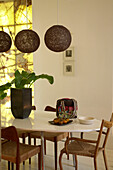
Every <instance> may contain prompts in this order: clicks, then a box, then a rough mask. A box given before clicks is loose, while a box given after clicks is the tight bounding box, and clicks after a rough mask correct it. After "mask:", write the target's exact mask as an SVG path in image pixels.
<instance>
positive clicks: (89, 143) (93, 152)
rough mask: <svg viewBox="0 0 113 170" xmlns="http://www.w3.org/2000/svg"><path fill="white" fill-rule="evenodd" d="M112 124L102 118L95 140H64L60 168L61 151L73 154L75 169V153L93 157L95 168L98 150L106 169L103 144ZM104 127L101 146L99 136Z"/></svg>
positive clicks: (76, 166)
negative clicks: (101, 154) (101, 153)
mask: <svg viewBox="0 0 113 170" xmlns="http://www.w3.org/2000/svg"><path fill="white" fill-rule="evenodd" d="M112 120H113V115H112ZM112 126H113V122H110V121H105V120H102V123H101V127H100V131H99V134H98V138H97V140H87V139H80V138H74V137H72V138H69V139H68V140H67V141H66V142H65V148H63V149H62V150H61V153H60V156H59V166H60V170H63V168H62V164H61V159H62V155H63V153H66V154H73V155H75V163H76V164H75V169H76V170H77V168H78V164H77V155H80V156H88V157H92V158H94V168H95V170H97V163H96V160H97V155H98V153H99V152H100V151H102V152H103V157H104V162H105V167H106V170H108V166H107V161H106V155H105V146H106V142H107V139H108V134H109V131H110V128H111V127H112ZM104 127H106V129H107V130H106V133H104V135H105V136H104V141H103V144H102V146H101V147H100V140H101V136H102V134H103V133H102V132H103V128H104ZM70 141H71V143H70ZM94 144H95V145H94Z"/></svg>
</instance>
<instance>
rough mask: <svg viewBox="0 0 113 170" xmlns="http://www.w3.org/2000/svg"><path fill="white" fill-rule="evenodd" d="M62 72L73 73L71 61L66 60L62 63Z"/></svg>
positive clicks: (66, 74)
mask: <svg viewBox="0 0 113 170" xmlns="http://www.w3.org/2000/svg"><path fill="white" fill-rule="evenodd" d="M63 74H64V75H65V76H74V75H75V64H74V62H73V61H66V62H64V63H63Z"/></svg>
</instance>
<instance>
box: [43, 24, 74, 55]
mask: <svg viewBox="0 0 113 170" xmlns="http://www.w3.org/2000/svg"><path fill="white" fill-rule="evenodd" d="M44 40H45V44H46V46H47V47H48V48H49V49H50V50H52V51H54V52H62V51H65V50H66V49H67V48H68V47H69V46H70V44H71V34H70V32H69V30H68V29H67V28H66V27H64V26H62V25H54V26H52V27H50V28H49V29H48V30H47V31H46V33H45V37H44Z"/></svg>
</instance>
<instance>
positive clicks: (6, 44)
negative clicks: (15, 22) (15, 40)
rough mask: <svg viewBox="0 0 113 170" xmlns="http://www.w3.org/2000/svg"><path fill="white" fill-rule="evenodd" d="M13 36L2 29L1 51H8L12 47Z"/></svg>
mask: <svg viewBox="0 0 113 170" xmlns="http://www.w3.org/2000/svg"><path fill="white" fill-rule="evenodd" d="M11 44H12V41H11V37H10V36H9V34H7V33H6V32H4V31H0V52H6V51H8V50H9V49H10V48H11Z"/></svg>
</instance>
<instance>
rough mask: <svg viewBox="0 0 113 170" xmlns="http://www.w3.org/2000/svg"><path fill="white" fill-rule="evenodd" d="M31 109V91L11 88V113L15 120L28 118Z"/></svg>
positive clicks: (29, 89)
mask: <svg viewBox="0 0 113 170" xmlns="http://www.w3.org/2000/svg"><path fill="white" fill-rule="evenodd" d="M31 108H32V89H31V88H25V89H16V88H11V111H12V114H13V116H14V117H15V118H18V119H24V118H27V117H29V115H30V113H31Z"/></svg>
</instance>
